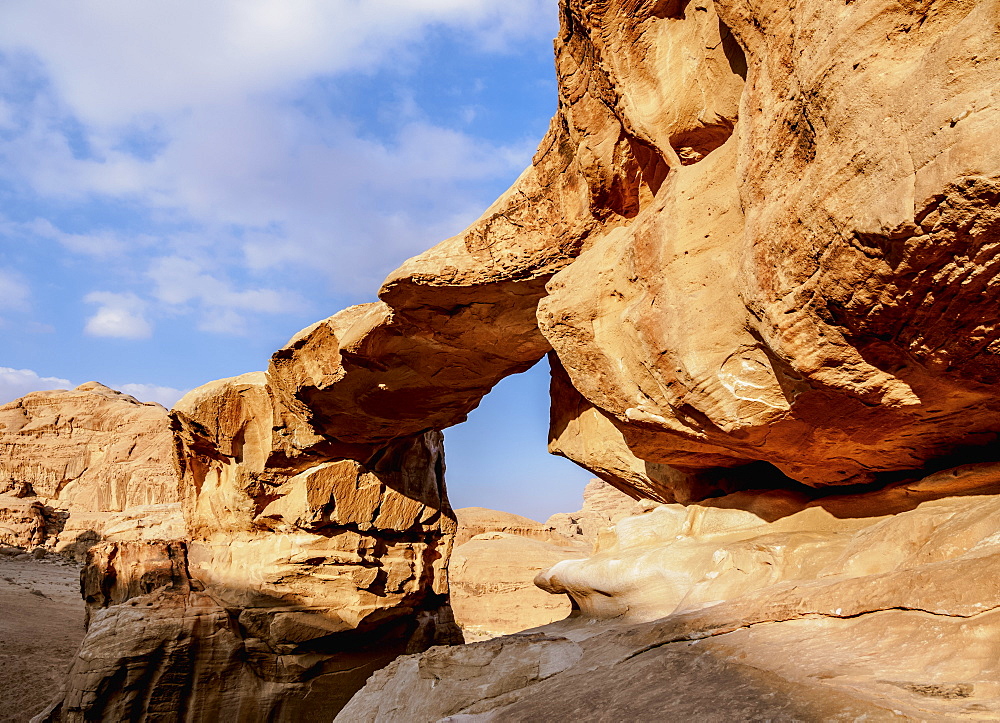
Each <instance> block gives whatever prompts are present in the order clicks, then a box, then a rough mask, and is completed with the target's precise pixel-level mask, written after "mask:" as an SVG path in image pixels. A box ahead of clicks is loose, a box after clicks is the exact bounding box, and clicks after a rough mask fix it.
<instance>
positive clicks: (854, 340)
mask: <svg viewBox="0 0 1000 723" xmlns="http://www.w3.org/2000/svg"><path fill="white" fill-rule="evenodd" d="M997 12H998V10H997V4H996V3H995V2H993V1H992V0H988V1H982V2H957V1H953V2H948V1H940V2H918V3H902V4H897V3H886V2H882V1H881V0H867V1H864V2H851V3H847V4H837V3H824V2H811V3H798V4H795V5H794V6H789V5H788V4H787V3H781V2H777V1H774V2H772V1H770V0H753V1H746V0H744V1H733V2H729V1H728V0H719V1H718V2H715V3H714V4H713V3H708V2H698V1H692V2H668V3H664V2H649V3H638V4H636V3H624V2H615V1H611V2H606V3H600V4H596V5H594V4H587V5H583V4H578V3H575V2H569V3H568V4H564V12H563V30H562V37H561V43H560V48H561V50H560V51H559V55H560V58H564V60H561V61H560V68H561V69H563V70H562V73H561V83H560V85H561V88H562V105H563V113H564V114H565V115H566V116H568V117H576V114H577V113H579V112H581V111H582V110H583V109H584V108H591V107H594V108H597V109H598V111H594V113H597V112H599V113H600V114H602V116H603V117H605V118H606V120H605V121H604V123H603V124H596V123H595V122H594V120H593V116H592V115H591V116H588V117H587V122H586V125H587V126H588V127H590V128H591V129H592V131H593V132H594V133H595V142H597V141H598V139H600V138H602V136H601V135H600V129H603V128H604V127H605V125H608V124H610V125H616V126H617V125H620V127H621V131H620V133H621V140H620V141H619V142H620V143H622V144H626V143H630V144H631V147H633V148H634V147H636V143H637V142H640V141H641V142H642V143H644V144H646V145H645V146H643V147H646V148H652V149H654V150H655V154H658V156H659V158H660V159H662V162H663V163H664V164H666V166H668V167H669V170H668V171H667V172H666V178H665V180H664V181H663V182H662V183H660V184H659V186H658V187H657V189H656V193H655V195H653V196H652V197H649V198H648V200H646V201H645V202H643V195H642V194H641V193H639V194H638V205H637V206H631V207H629V208H630V209H631V210H626V209H622V210H623V211H625V215H626V216H629V215H631V217H630V218H629V219H628V224H627V226H624V227H620V228H617V229H615V230H614V231H611V232H605V233H602V234H599V235H595V240H594V241H593V244H592V246H591V247H590V248H589V250H587V251H586V252H585V253H583V254H582V255H581V256H580V258H579V259H578V260H577V261H576V262H574V263H573V264H572V265H571V266H569V267H568V268H566V269H565V270H563V271H561V272H560V273H559V274H557V275H556V276H555V277H554V278H553V279H552V280H551V281H550V282H549V285H548V290H549V295H548V296H547V297H546V298H545V299H544V300H543V302H542V304H541V307H540V309H539V321H540V324H541V328H542V331H543V333H544V334H545V336H546V338H547V339H548V340H549V342H550V343H551V344H552V346H553V347H554V349H555V352H556V355H557V356H558V360H559V363H560V364H559V367H560V368H559V369H558V370H557V374H556V379H555V382H554V386H555V389H554V400H555V406H554V410H553V435H554V440H553V449H554V450H556V451H559V452H561V453H563V454H566V455H567V456H569V457H571V458H573V459H576V460H578V461H580V462H581V463H583V464H585V465H586V466H588V467H590V468H591V469H593V470H594V471H595V472H597V473H598V474H599V475H600V476H602V477H604V478H605V479H611V480H615V481H619V482H622V483H625V484H630V485H632V486H633V487H635V488H637V489H640V490H643V491H645V492H646V493H647V494H648V495H649V496H653V497H658V498H659V499H662V500H664V501H670V500H673V499H679V500H689V499H698V498H701V497H704V496H705V495H706V494H708V493H711V492H713V491H715V490H719V489H722V490H724V491H731V490H733V489H736V488H740V487H748V486H753V485H754V484H758V485H759V484H762V483H763V484H770V485H773V484H775V483H776V480H777V479H780V478H781V477H782V476H787V477H788V478H791V479H793V480H796V481H798V482H800V483H803V484H805V485H809V486H825V485H835V484H854V483H860V482H872V481H883V482H884V481H887V480H891V479H892V477H891V474H892V473H898V472H900V471H905V470H912V469H917V468H920V467H922V466H924V465H925V464H927V463H929V462H931V461H932V460H935V459H939V458H941V457H944V456H947V455H950V454H957V453H960V452H963V451H965V452H968V448H969V447H979V448H980V449H981V448H982V447H983V446H984V445H989V444H991V443H993V442H994V441H995V440H996V433H997V431H998V422H1000V416H998V414H997V411H998V408H997V393H996V389H997V387H996V386H995V384H996V381H997V376H996V374H997V372H996V370H997V368H998V366H997V365H998V359H1000V357H998V356H997V352H998V351H1000V342H998V334H1000V325H998V316H997V311H996V303H995V302H996V292H995V288H996V283H997V278H998V276H997V273H998V266H997V264H996V263H995V259H994V256H995V252H994V248H995V245H996V243H997V239H998V230H1000V229H998V217H997V212H996V205H997V200H998V198H1000V197H998V196H997V189H998V188H1000V186H998V174H1000V157H998V156H997V155H996V154H993V153H989V152H984V149H986V148H988V147H990V143H991V141H990V140H989V139H990V138H991V137H993V136H994V135H995V133H996V132H997V128H998V124H1000V113H998V109H997V107H996V101H995V94H994V88H995V85H996V80H997V77H998V74H1000V60H998V57H1000V54H998V53H997V43H998V39H997V36H996V35H995V33H994V32H993V31H994V28H995V25H996V18H997ZM569 58H573V59H574V61H573V63H572V64H571V63H570V61H569ZM570 70H573V71H575V72H572V73H571V72H570ZM574 89H580V90H578V91H576V92H574ZM915 98H921V99H923V100H921V101H920V102H915V101H914V99H915ZM614 135H615V134H614V133H612V134H611V135H609V136H604V138H607V141H606V144H607V148H608V149H609V150H608V151H607V152H606V153H605V154H604V157H605V158H610V157H613V153H611V151H610V148H611V144H612V143H613V142H614V141H612V140H611V139H612V137H613V136H614ZM595 155H596V156H597V157H601V156H600V154H595ZM640 168H641V165H640ZM633 177H634V178H646V176H643V175H641V174H639V175H638V176H635V175H633ZM609 182H610V179H609ZM637 188H638V181H637ZM640 190H641V188H640ZM650 190H652V189H650ZM623 222H624V220H623ZM605 228H606V227H605ZM596 236H599V238H598V237H596ZM753 463H763V464H756V465H755V466H754V467H749V468H746V469H743V470H740V467H741V466H745V465H750V464H753ZM665 465H666V466H665ZM775 468H777V470H780V474H779V473H778V471H776V470H775ZM727 470H729V471H727Z"/></svg>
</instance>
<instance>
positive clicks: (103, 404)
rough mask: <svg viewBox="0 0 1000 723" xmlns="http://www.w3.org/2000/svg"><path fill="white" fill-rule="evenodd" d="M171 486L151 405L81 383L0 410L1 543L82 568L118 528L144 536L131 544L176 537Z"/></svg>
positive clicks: (161, 427)
mask: <svg viewBox="0 0 1000 723" xmlns="http://www.w3.org/2000/svg"><path fill="white" fill-rule="evenodd" d="M178 481H179V476H178V474H177V470H176V468H175V465H174V439H173V433H172V432H171V429H170V419H169V417H168V415H167V411H166V410H165V409H164V408H163V407H161V406H160V405H158V404H151V403H143V402H139V401H137V400H136V399H134V398H133V397H130V396H129V395H127V394H123V393H121V392H116V391H114V390H113V389H109V388H108V387H105V386H104V385H102V384H98V383H97V382H88V383H87V384H81V385H80V386H79V387H77V388H76V389H72V390H69V391H64V390H54V391H44V392H32V393H31V394H28V395H25V396H24V397H21V398H20V399H16V400H14V401H13V402H10V403H9V404H5V405H3V406H2V407H0V543H4V544H7V545H13V546H17V547H23V548H34V547H39V546H44V547H45V548H46V549H48V550H53V551H55V552H58V553H60V554H63V555H65V556H68V557H74V558H76V559H77V560H80V561H82V560H83V558H84V557H85V555H86V551H87V549H88V548H89V547H90V546H91V545H93V544H94V543H96V542H97V541H99V540H101V539H104V538H105V536H106V535H105V530H106V528H109V527H120V525H121V523H122V522H123V520H125V519H132V520H135V521H136V522H135V525H133V527H135V528H136V530H138V528H139V527H143V528H144V529H146V530H147V531H146V532H145V533H139V532H138V531H137V532H136V534H140V535H142V534H145V535H146V536H147V537H148V535H149V531H150V530H151V529H152V528H154V527H155V528H156V530H157V531H156V533H155V534H157V535H159V534H166V535H169V536H179V535H181V534H183V532H182V530H180V529H179V522H180V517H179V515H180V505H179V499H180V498H179V495H178ZM165 517H170V518H171V519H172V520H173V522H172V523H171V524H172V525H173V527H172V528H170V529H167V528H163V527H162V523H163V522H164V519H165ZM122 534H123V530H122V529H119V530H118V531H117V533H116V535H117V536H118V537H121V536H122ZM126 537H127V535H126ZM137 539H138V538H137Z"/></svg>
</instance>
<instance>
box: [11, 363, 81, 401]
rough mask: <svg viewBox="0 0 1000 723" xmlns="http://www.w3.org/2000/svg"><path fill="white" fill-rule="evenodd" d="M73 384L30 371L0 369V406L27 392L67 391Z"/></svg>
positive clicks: (66, 380) (67, 380)
mask: <svg viewBox="0 0 1000 723" xmlns="http://www.w3.org/2000/svg"><path fill="white" fill-rule="evenodd" d="M72 386H73V384H72V383H71V382H70V381H69V379H60V378H59V377H42V376H39V375H38V372H35V371H32V370H31V369H11V368H10V367H0V404H6V403H7V402H10V401H13V400H14V399H17V398H18V397H23V396H24V395H25V394H27V393H28V392H37V391H41V390H43V389H69V388H71V387H72Z"/></svg>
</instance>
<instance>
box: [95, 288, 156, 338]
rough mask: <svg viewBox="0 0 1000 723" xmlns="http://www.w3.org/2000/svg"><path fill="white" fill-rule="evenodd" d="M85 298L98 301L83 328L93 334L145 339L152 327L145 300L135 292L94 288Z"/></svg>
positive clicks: (150, 333) (150, 332) (151, 331)
mask: <svg viewBox="0 0 1000 723" xmlns="http://www.w3.org/2000/svg"><path fill="white" fill-rule="evenodd" d="M83 300H84V301H86V302H87V303H90V304H99V306H98V308H97V312H96V313H95V314H94V315H93V316H91V317H90V318H89V319H88V320H87V324H86V326H85V327H84V331H85V332H86V333H87V334H89V335H90V336H110V337H118V338H121V339H146V338H148V337H149V336H151V335H152V333H153V327H152V326H151V325H150V323H149V322H148V321H146V319H145V317H144V316H143V314H144V310H145V303H144V302H143V301H142V300H141V299H140V298H139V297H138V296H136V295H135V294H115V293H111V292H108V291H95V292H92V293H90V294H87V295H86V296H85V297H84V298H83Z"/></svg>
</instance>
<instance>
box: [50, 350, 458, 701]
mask: <svg viewBox="0 0 1000 723" xmlns="http://www.w3.org/2000/svg"><path fill="white" fill-rule="evenodd" d="M299 339H300V337H297V338H296V339H295V340H293V342H292V345H291V346H290V347H289V349H286V350H281V351H279V352H278V353H277V354H276V355H275V364H274V365H273V366H272V368H271V370H270V371H269V372H267V373H254V374H247V375H243V376H242V377H236V378H233V379H228V380H221V381H218V382H213V383H210V384H207V385H205V386H203V387H201V388H199V389H195V390H193V391H192V392H190V393H189V394H188V395H186V396H185V397H184V398H183V399H182V400H181V401H180V402H178V404H177V405H176V406H175V408H174V410H173V412H172V416H173V424H174V428H175V437H176V440H177V450H178V456H177V458H178V465H179V467H180V470H181V473H182V478H181V491H182V503H183V511H184V534H183V539H182V540H173V541H172V540H169V539H166V540H163V539H161V540H155V541H153V540H150V541H140V542H135V541H132V540H131V539H128V540H122V541H117V542H109V543H106V544H103V545H100V546H97V547H95V548H93V549H92V550H91V555H90V559H89V560H88V566H87V568H86V570H85V576H84V594H85V596H86V599H87V602H88V606H89V616H88V617H89V627H88V630H87V636H86V637H85V638H84V641H83V644H82V646H81V651H80V654H79V655H78V657H77V659H76V661H75V663H74V666H73V669H72V671H71V673H70V678H69V682H68V686H67V692H66V695H65V697H64V698H63V699H62V701H61V702H60V703H58V704H57V705H56V706H55V707H54V708H53V710H52V711H51V712H50V713H49V714H48V715H49V717H50V718H61V719H63V720H90V719H94V718H101V719H121V718H127V717H129V716H134V715H138V716H140V717H156V716H158V715H162V714H163V712H164V711H176V710H185V711H187V715H189V716H190V717H192V718H193V719H195V720H207V719H209V718H216V717H219V716H221V717H225V718H230V717H231V718H234V719H241V720H280V721H291V720H295V721H311V720H329V719H330V717H331V716H332V715H333V714H334V713H335V712H336V711H337V710H339V708H340V707H341V706H342V705H343V704H344V703H345V702H346V701H347V699H348V698H349V697H350V696H351V694H353V692H354V691H355V690H357V689H358V688H359V687H360V686H361V684H362V683H363V682H364V680H365V679H366V677H367V676H368V675H369V674H370V673H371V672H372V671H373V670H375V669H377V668H379V667H381V666H383V665H385V664H386V663H388V662H389V661H391V660H392V659H393V658H394V657H395V656H397V655H399V654H400V653H404V652H413V651H418V650H422V649H424V648H426V647H428V646H429V645H432V644H435V643H448V642H457V641H460V640H461V635H460V633H459V631H458V628H457V627H456V626H455V624H454V622H453V620H452V617H451V611H450V608H449V607H448V605H447V597H446V592H447V583H446V579H445V577H444V565H445V562H446V560H447V557H448V553H449V548H450V543H451V535H452V534H453V533H454V530H455V522H454V517H453V515H452V513H451V511H450V508H449V506H448V503H447V499H446V497H445V496H444V488H443V472H444V463H443V455H442V450H441V435H440V433H439V432H434V431H424V432H418V433H414V434H408V435H401V436H400V437H398V438H395V439H388V440H381V441H372V442H367V443H365V442H348V443H344V442H341V441H340V440H337V439H335V438H333V437H331V436H328V435H326V434H325V433H324V432H323V428H322V427H321V426H319V422H318V421H317V422H315V424H314V419H313V418H312V417H311V414H310V413H309V411H308V410H307V409H306V408H305V407H304V406H303V405H302V404H301V402H297V401H295V398H294V394H295V390H296V389H297V388H298V387H296V386H294V384H305V383H306V381H307V380H306V379H304V378H302V377H300V378H299V380H298V382H292V384H293V386H291V387H281V386H278V385H280V384H281V383H282V380H283V379H286V378H288V377H290V376H292V375H295V374H299V375H307V374H309V373H310V372H312V371H315V370H316V369H317V368H322V366H323V365H324V364H326V363H327V362H328V361H329V360H328V359H326V358H324V357H310V356H308V353H307V354H306V355H302V354H300V353H299V352H298V348H297V347H296V344H297V343H298V340H299ZM296 365H298V366H296ZM279 367H280V368H279ZM143 681H174V682H172V683H169V684H167V683H164V682H150V683H149V684H146V683H144V682H143Z"/></svg>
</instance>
